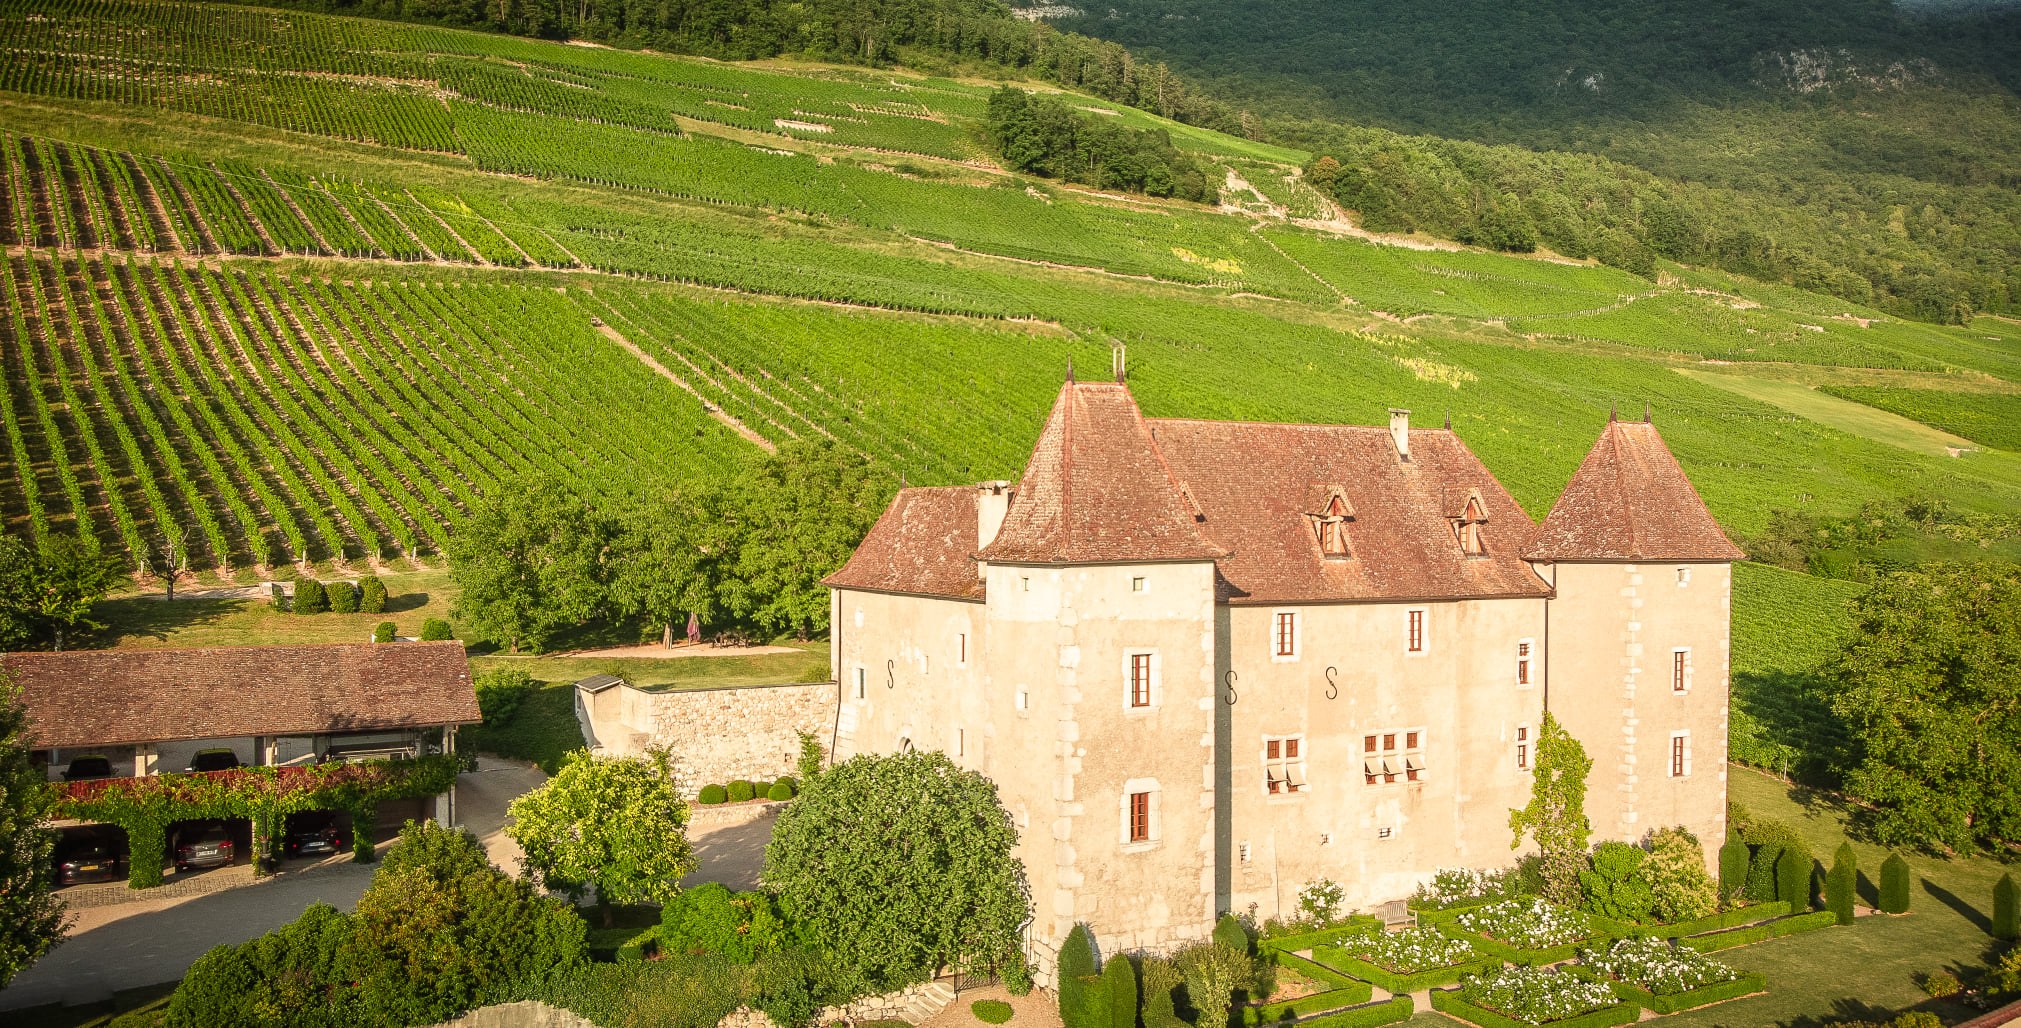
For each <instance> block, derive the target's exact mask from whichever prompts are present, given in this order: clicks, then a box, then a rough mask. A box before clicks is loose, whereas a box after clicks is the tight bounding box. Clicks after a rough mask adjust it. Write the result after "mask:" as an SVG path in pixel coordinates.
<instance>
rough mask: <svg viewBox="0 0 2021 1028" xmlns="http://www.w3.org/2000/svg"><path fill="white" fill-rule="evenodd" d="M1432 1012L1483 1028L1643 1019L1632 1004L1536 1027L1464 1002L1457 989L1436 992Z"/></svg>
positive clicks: (1567, 1027)
mask: <svg viewBox="0 0 2021 1028" xmlns="http://www.w3.org/2000/svg"><path fill="white" fill-rule="evenodd" d="M1432 1009H1433V1010H1436V1011H1438V1012H1439V1013H1441V1014H1448V1015H1451V1016H1453V1017H1457V1018H1459V1019H1460V1020H1462V1021H1466V1022H1469V1023H1471V1024H1476V1025H1479V1026H1480V1028H1611V1026H1613V1025H1622V1024H1632V1023H1634V1022H1635V1021H1636V1020H1637V1019H1638V1018H1640V1017H1641V1016H1642V1008H1641V1007H1638V1006H1636V1005H1635V1004H1633V1003H1616V1004H1614V1005H1613V1006H1608V1007H1601V1008H1600V1009H1598V1010H1589V1011H1587V1012H1585V1013H1583V1014H1580V1015H1578V1016H1577V1017H1567V1018H1563V1019H1561V1020H1557V1021H1547V1022H1545V1023H1544V1024H1543V1025H1541V1026H1533V1025H1531V1024H1530V1023H1529V1022H1527V1021H1518V1020H1516V1019H1515V1018H1513V1017H1508V1016H1506V1015H1504V1014H1498V1013H1496V1012H1495V1011H1492V1010H1489V1009H1487V1008H1486V1007H1478V1006H1475V1005H1474V1004H1472V1003H1469V1002H1467V1001H1466V1000H1465V999H1462V998H1461V997H1460V990H1458V989H1433V990H1432Z"/></svg>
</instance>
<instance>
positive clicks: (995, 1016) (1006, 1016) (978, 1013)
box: [968, 999, 1013, 1024]
mask: <svg viewBox="0 0 2021 1028" xmlns="http://www.w3.org/2000/svg"><path fill="white" fill-rule="evenodd" d="M968 1011H969V1013H971V1014H974V1015H975V1019H976V1020H978V1021H981V1022H982V1023H984V1024H1003V1023H1004V1022H1005V1021H1008V1020H1010V1019H1011V1014H1012V1013H1013V1011H1012V1010H1011V1005H1010V1004H1008V1003H1005V1002H1004V1001H1003V1000H1000V999H979V1000H976V1001H975V1002H973V1003H970V1004H969V1005H968Z"/></svg>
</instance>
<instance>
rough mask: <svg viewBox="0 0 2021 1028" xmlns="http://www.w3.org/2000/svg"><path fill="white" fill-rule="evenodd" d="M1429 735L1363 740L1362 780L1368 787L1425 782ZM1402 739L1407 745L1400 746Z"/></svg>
mask: <svg viewBox="0 0 2021 1028" xmlns="http://www.w3.org/2000/svg"><path fill="white" fill-rule="evenodd" d="M1424 737H1425V732H1424V730H1423V729H1413V730H1411V731H1405V732H1383V733H1381V734H1380V735H1364V736H1362V737H1361V750H1362V755H1361V780H1362V783H1363V784H1365V785H1394V784H1396V782H1397V780H1398V779H1401V780H1403V781H1406V782H1421V781H1424V776H1425V768H1426V764H1425V748H1424V742H1425V738H1424ZM1399 738H1401V739H1402V740H1403V745H1402V746H1398V745H1397V740H1398V739H1399Z"/></svg>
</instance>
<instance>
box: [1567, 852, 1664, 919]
mask: <svg viewBox="0 0 2021 1028" xmlns="http://www.w3.org/2000/svg"><path fill="white" fill-rule="evenodd" d="M1648 858H1649V854H1647V853H1645V852H1643V850H1642V848H1641V847H1640V846H1631V845H1629V844H1628V843H1625V842H1603V843H1601V844H1600V848H1599V849H1598V850H1596V851H1594V854H1593V869H1592V870H1591V871H1581V872H1579V886H1580V888H1581V889H1582V890H1583V891H1584V892H1585V903H1584V904H1583V905H1582V906H1581V908H1580V909H1583V910H1585V911H1587V912H1589V913H1594V914H1599V915H1600V916H1601V917H1611V918H1613V919H1614V920H1616V921H1626V922H1628V923H1630V924H1641V923H1642V922H1644V921H1647V920H1649V914H1650V911H1651V910H1653V909H1654V908H1655V906H1656V896H1655V894H1654V893H1652V892H1651V891H1650V889H1649V883H1648V881H1647V880H1646V879H1645V878H1644V876H1643V873H1642V864H1643V862H1644V861H1646V860H1648Z"/></svg>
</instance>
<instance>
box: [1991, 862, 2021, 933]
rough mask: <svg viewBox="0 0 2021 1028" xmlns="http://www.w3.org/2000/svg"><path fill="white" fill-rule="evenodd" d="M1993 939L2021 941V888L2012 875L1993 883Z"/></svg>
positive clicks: (2003, 876)
mask: <svg viewBox="0 0 2021 1028" xmlns="http://www.w3.org/2000/svg"><path fill="white" fill-rule="evenodd" d="M1993 937H1994V938H1996V939H2021V886H2017V885H2015V884H2014V876H2013V875H2012V874H2004V875H2001V876H2000V880H1999V881H1998V882H1995V883H1993Z"/></svg>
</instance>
